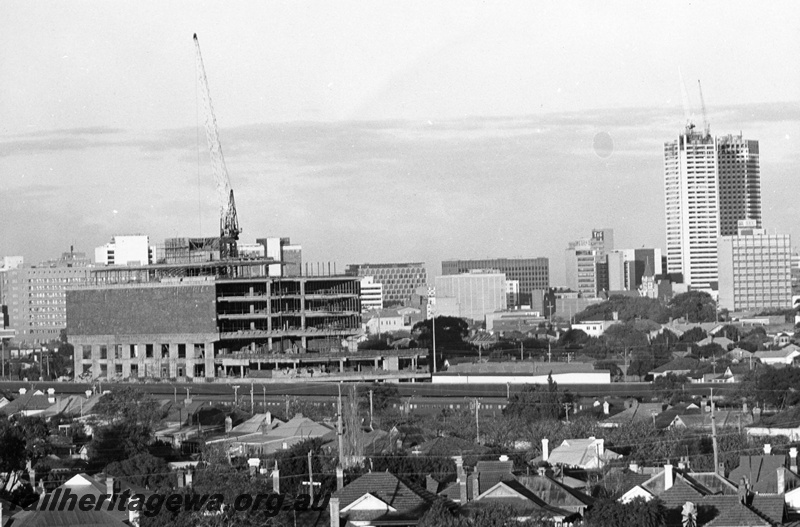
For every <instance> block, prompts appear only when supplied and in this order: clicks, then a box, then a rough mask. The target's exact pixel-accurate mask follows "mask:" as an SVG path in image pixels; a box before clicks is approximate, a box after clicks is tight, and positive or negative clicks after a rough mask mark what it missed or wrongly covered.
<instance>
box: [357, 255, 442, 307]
mask: <svg viewBox="0 0 800 527" xmlns="http://www.w3.org/2000/svg"><path fill="white" fill-rule="evenodd" d="M345 274H346V275H347V276H357V277H360V278H363V277H365V276H371V277H372V280H373V282H374V283H376V284H382V285H383V304H384V307H392V306H396V305H400V304H403V303H405V302H407V301H409V300H410V299H411V296H412V295H413V294H414V292H415V291H416V289H417V288H418V287H423V286H426V285H427V284H428V273H427V271H426V270H425V263H424V262H412V263H383V264H370V263H365V264H350V265H348V266H347V268H346V269H345Z"/></svg>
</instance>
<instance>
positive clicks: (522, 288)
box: [442, 258, 550, 297]
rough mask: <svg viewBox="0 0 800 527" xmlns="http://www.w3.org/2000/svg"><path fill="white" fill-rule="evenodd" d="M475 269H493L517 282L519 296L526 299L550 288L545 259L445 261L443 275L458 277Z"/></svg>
mask: <svg viewBox="0 0 800 527" xmlns="http://www.w3.org/2000/svg"><path fill="white" fill-rule="evenodd" d="M475 269H494V270H496V271H498V272H501V273H503V274H505V275H506V279H507V280H516V281H518V282H519V294H520V295H525V296H526V297H528V296H529V295H530V294H531V293H532V292H533V291H534V290H537V289H547V288H548V287H550V261H549V260H548V259H547V258H484V259H476V260H445V261H443V262H442V274H443V275H458V274H463V273H468V272H470V271H472V270H475Z"/></svg>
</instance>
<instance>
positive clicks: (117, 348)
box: [114, 344, 122, 359]
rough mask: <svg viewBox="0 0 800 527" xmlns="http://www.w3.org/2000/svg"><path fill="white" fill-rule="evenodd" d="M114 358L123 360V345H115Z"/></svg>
mask: <svg viewBox="0 0 800 527" xmlns="http://www.w3.org/2000/svg"><path fill="white" fill-rule="evenodd" d="M114 358H115V359H121V358H122V344H115V345H114Z"/></svg>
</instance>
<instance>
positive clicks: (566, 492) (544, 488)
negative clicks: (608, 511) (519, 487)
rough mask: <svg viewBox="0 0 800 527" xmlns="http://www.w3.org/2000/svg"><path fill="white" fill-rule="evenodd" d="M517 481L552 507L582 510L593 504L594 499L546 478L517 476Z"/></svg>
mask: <svg viewBox="0 0 800 527" xmlns="http://www.w3.org/2000/svg"><path fill="white" fill-rule="evenodd" d="M517 480H518V481H519V482H520V483H522V484H523V485H524V486H525V488H527V489H528V490H529V491H531V492H532V493H533V494H535V495H536V496H537V497H538V498H539V499H541V500H542V501H544V502H545V503H547V504H548V505H551V506H554V507H561V508H565V509H569V510H572V509H579V508H580V509H582V508H584V507H586V506H588V505H591V504H592V503H594V498H592V497H590V496H587V495H586V494H583V493H582V492H579V491H577V490H574V489H571V488H569V487H567V486H566V485H562V484H561V483H559V482H558V481H556V480H554V479H552V478H550V477H548V476H540V475H535V476H517Z"/></svg>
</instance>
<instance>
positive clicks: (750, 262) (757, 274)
mask: <svg viewBox="0 0 800 527" xmlns="http://www.w3.org/2000/svg"><path fill="white" fill-rule="evenodd" d="M718 250H719V306H720V307H722V308H726V309H730V310H732V311H742V310H767V309H788V308H790V307H792V241H791V237H790V236H789V235H788V234H767V233H766V231H765V230H764V229H760V228H758V227H757V222H756V220H741V221H739V222H738V234H737V235H736V236H722V237H720V239H719V247H718Z"/></svg>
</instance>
